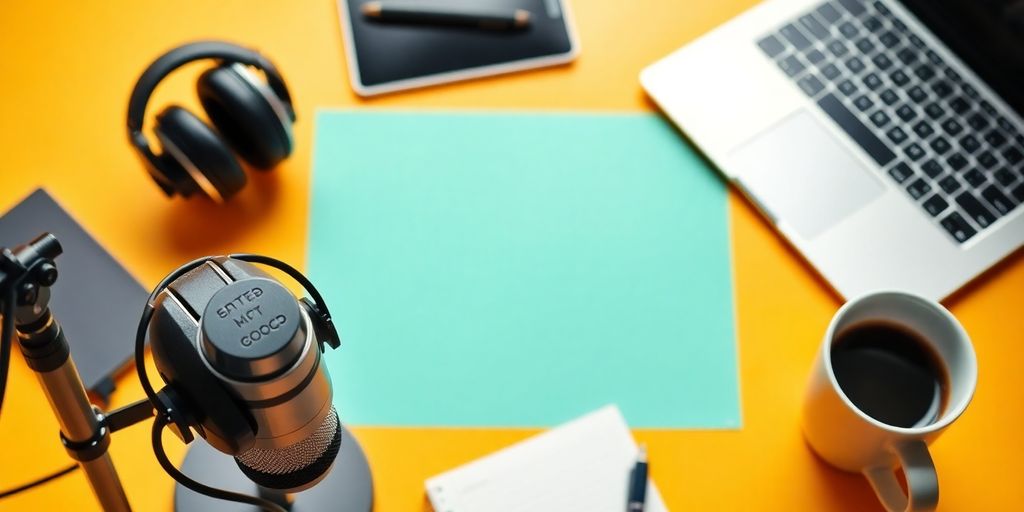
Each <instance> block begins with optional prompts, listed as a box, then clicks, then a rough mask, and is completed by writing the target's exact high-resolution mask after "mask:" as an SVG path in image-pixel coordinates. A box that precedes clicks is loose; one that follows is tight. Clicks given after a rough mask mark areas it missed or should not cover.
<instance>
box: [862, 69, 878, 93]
mask: <svg viewBox="0 0 1024 512" xmlns="http://www.w3.org/2000/svg"><path fill="white" fill-rule="evenodd" d="M864 85H866V86H867V87H868V89H871V90H872V91H874V90H875V89H878V88H879V87H881V86H882V79H881V78H878V75H876V74H874V73H868V74H866V75H864Z"/></svg>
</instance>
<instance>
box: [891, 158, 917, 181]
mask: <svg viewBox="0 0 1024 512" xmlns="http://www.w3.org/2000/svg"><path fill="white" fill-rule="evenodd" d="M913 175H914V171H913V169H911V168H910V166H909V165H907V164H905V163H903V162H900V163H898V164H896V165H895V166H893V168H892V169H889V176H892V179H894V180H896V183H899V184H900V185H902V184H903V182H905V181H907V180H908V179H910V177H911V176H913Z"/></svg>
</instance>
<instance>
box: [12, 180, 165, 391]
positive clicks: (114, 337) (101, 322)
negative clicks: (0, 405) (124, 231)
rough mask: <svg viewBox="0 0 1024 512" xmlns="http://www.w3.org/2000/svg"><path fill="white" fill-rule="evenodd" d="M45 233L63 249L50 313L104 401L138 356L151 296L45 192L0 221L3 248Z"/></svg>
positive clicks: (88, 382)
mask: <svg viewBox="0 0 1024 512" xmlns="http://www.w3.org/2000/svg"><path fill="white" fill-rule="evenodd" d="M44 232H50V233H53V234H54V235H56V236H57V239H58V240H59V241H60V244H61V246H62V247H63V248H64V253H63V254H61V255H60V256H58V257H57V259H56V263H57V271H58V278H57V284H55V285H54V286H53V288H52V289H51V299H50V308H51V309H52V310H53V314H54V316H55V317H56V318H57V321H59V322H60V323H61V325H62V326H63V328H64V335H65V336H66V337H67V340H68V344H69V345H70V346H71V356H72V357H73V358H74V360H75V365H76V366H78V371H79V373H80V374H81V375H82V382H83V383H84V384H85V387H86V388H88V389H89V390H90V391H92V392H94V393H96V394H97V395H98V396H99V397H100V398H103V399H104V400H106V399H107V398H108V397H109V394H110V392H111V391H113V389H114V381H113V376H114V375H115V374H116V373H117V372H118V371H119V370H120V369H121V368H123V367H124V366H125V364H127V363H128V361H129V360H130V359H131V358H132V356H133V354H134V350H135V330H136V328H137V327H138V323H139V317H140V316H141V315H142V308H143V307H144V306H145V304H146V298H147V297H148V296H149V294H148V292H147V291H146V290H145V289H143V288H142V285H140V284H139V283H138V281H136V280H135V278H133V277H132V276H131V275H130V274H128V272H127V271H126V270H125V269H124V267H122V266H121V264H120V263H118V262H117V261H116V260H115V259H114V258H113V257H112V256H111V255H110V254H109V253H107V251H105V250H104V249H103V247H101V246H100V245H99V244H98V243H97V242H96V240H94V239H93V238H92V237H91V236H89V234H88V233H86V232H85V230H84V229H82V227H81V226H79V225H78V223H77V222H75V220H74V219H72V218H71V216H70V215H68V213H67V212H66V211H64V210H63V209H62V208H61V207H60V205H58V204H57V202H56V201H54V200H53V198H52V197H50V195H49V194H47V193H46V191H45V190H43V189H38V190H36V191H35V192H33V193H32V194H31V195H29V196H28V197H26V198H25V199H24V200H22V201H21V202H20V203H18V204H17V205H16V206H14V208H12V209H11V210H10V211H8V212H7V213H6V214H4V216H3V217H0V247H8V248H13V247H14V246H16V245H20V244H23V243H25V242H28V241H30V240H32V239H33V238H35V237H36V236H38V235H40V234H42V233H44ZM15 357H17V356H15ZM32 385H35V383H32Z"/></svg>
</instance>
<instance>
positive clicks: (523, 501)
mask: <svg viewBox="0 0 1024 512" xmlns="http://www.w3.org/2000/svg"><path fill="white" fill-rule="evenodd" d="M636 455H637V447H636V444H635V443H634V442H633V438H632V436H631V435H630V432H629V427H627V426H626V422H625V420H624V419H623V417H622V414H621V413H620V412H619V409H618V408H617V407H615V406H614V405H609V406H606V407H603V408H601V409H599V410H597V411H594V412H592V413H589V414H587V415H585V416H583V417H581V418H578V419H576V420H573V421H571V422H569V423H566V424H564V425H562V426H560V427H557V428H555V429H553V430H550V431H548V432H544V433H542V434H538V435H536V436H534V437H531V438H529V439H527V440H525V441H522V442H520V443H518V444H515V445H513V446H510V447H508V448H505V449H503V450H501V451H498V452H495V453H493V454H491V455H488V456H486V457H484V458H481V459H478V460H476V461H474V462H470V463H469V464H466V465H464V466H461V467H459V468H456V469H453V470H451V471H448V472H446V473H443V474H441V475H438V476H436V477H434V478H431V479H429V480H427V482H426V486H427V494H428V496H429V497H430V501H431V503H432V504H433V506H434V511H435V512H477V511H480V512H548V511H550V512H556V511H557V512H622V511H623V510H625V509H626V500H627V494H628V486H629V485H628V484H629V474H630V470H631V469H632V468H633V465H634V464H635V462H636ZM665 510H666V509H665V505H664V504H663V503H662V501H661V497H660V495H659V494H658V492H657V489H656V488H655V487H654V485H653V483H649V484H648V493H647V507H646V512H663V511H665Z"/></svg>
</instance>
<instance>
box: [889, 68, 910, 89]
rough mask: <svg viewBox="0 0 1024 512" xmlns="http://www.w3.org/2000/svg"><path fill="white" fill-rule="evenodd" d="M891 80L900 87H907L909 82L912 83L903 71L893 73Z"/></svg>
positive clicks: (890, 76) (898, 70)
mask: <svg viewBox="0 0 1024 512" xmlns="http://www.w3.org/2000/svg"><path fill="white" fill-rule="evenodd" d="M889 79H890V80H892V83H894V84H896V85H899V86H904V85H907V82H909V81H910V77H909V76H907V74H906V73H904V72H903V70H901V69H897V70H896V71H893V72H892V74H890V75H889Z"/></svg>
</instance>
